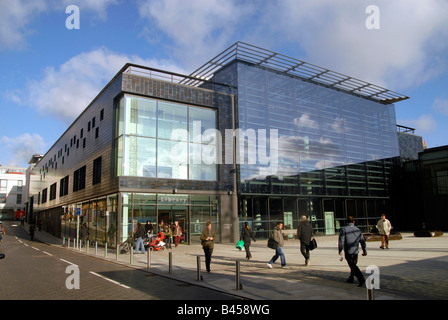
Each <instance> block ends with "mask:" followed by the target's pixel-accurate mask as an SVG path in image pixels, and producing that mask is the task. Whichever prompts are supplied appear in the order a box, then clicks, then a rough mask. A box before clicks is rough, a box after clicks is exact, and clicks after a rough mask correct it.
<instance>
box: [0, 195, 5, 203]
mask: <svg viewBox="0 0 448 320" xmlns="http://www.w3.org/2000/svg"><path fill="white" fill-rule="evenodd" d="M0 203H2V204H3V203H6V194H4V193H0Z"/></svg>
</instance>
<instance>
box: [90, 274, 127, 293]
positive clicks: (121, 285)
mask: <svg viewBox="0 0 448 320" xmlns="http://www.w3.org/2000/svg"><path fill="white" fill-rule="evenodd" d="M90 273H91V274H93V275H94V276H97V277H100V278H102V279H104V280H107V281H110V282H112V283H114V284H116V285H119V286H120V287H123V288H126V289H131V287H128V286H127V285H124V284H122V283H120V282H118V281H115V280H112V279H109V278H106V277H104V276H102V275H100V274H98V273H95V272H93V271H90Z"/></svg>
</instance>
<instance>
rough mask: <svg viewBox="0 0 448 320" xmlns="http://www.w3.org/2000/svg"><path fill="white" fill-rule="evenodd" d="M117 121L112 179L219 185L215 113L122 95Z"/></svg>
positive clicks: (117, 110)
mask: <svg viewBox="0 0 448 320" xmlns="http://www.w3.org/2000/svg"><path fill="white" fill-rule="evenodd" d="M116 120H117V121H116V130H115V132H116V134H115V140H116V141H115V145H116V155H117V157H116V159H117V165H116V168H117V169H116V175H117V176H133V177H149V178H164V179H182V180H205V181H216V180H218V177H217V166H218V161H217V153H216V152H212V155H214V158H213V156H212V157H210V156H209V155H208V156H207V150H212V151H213V150H215V151H216V150H217V145H216V139H207V137H208V135H207V132H214V131H215V130H216V123H217V115H216V110H213V109H210V108H201V107H196V106H189V105H183V104H178V103H172V102H166V101H160V100H155V99H149V98H144V97H138V96H133V95H125V96H124V97H123V98H122V99H121V100H120V102H119V106H118V108H117V109H116ZM206 156H207V157H206ZM210 158H211V160H210Z"/></svg>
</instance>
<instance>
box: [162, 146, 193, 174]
mask: <svg viewBox="0 0 448 320" xmlns="http://www.w3.org/2000/svg"><path fill="white" fill-rule="evenodd" d="M157 177H159V178H169V179H188V144H187V143H185V142H178V141H168V140H159V142H158V164H157Z"/></svg>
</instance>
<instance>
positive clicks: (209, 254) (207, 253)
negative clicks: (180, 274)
mask: <svg viewBox="0 0 448 320" xmlns="http://www.w3.org/2000/svg"><path fill="white" fill-rule="evenodd" d="M202 249H204V254H205V268H206V269H207V272H210V262H211V261H212V253H213V248H210V247H202Z"/></svg>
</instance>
